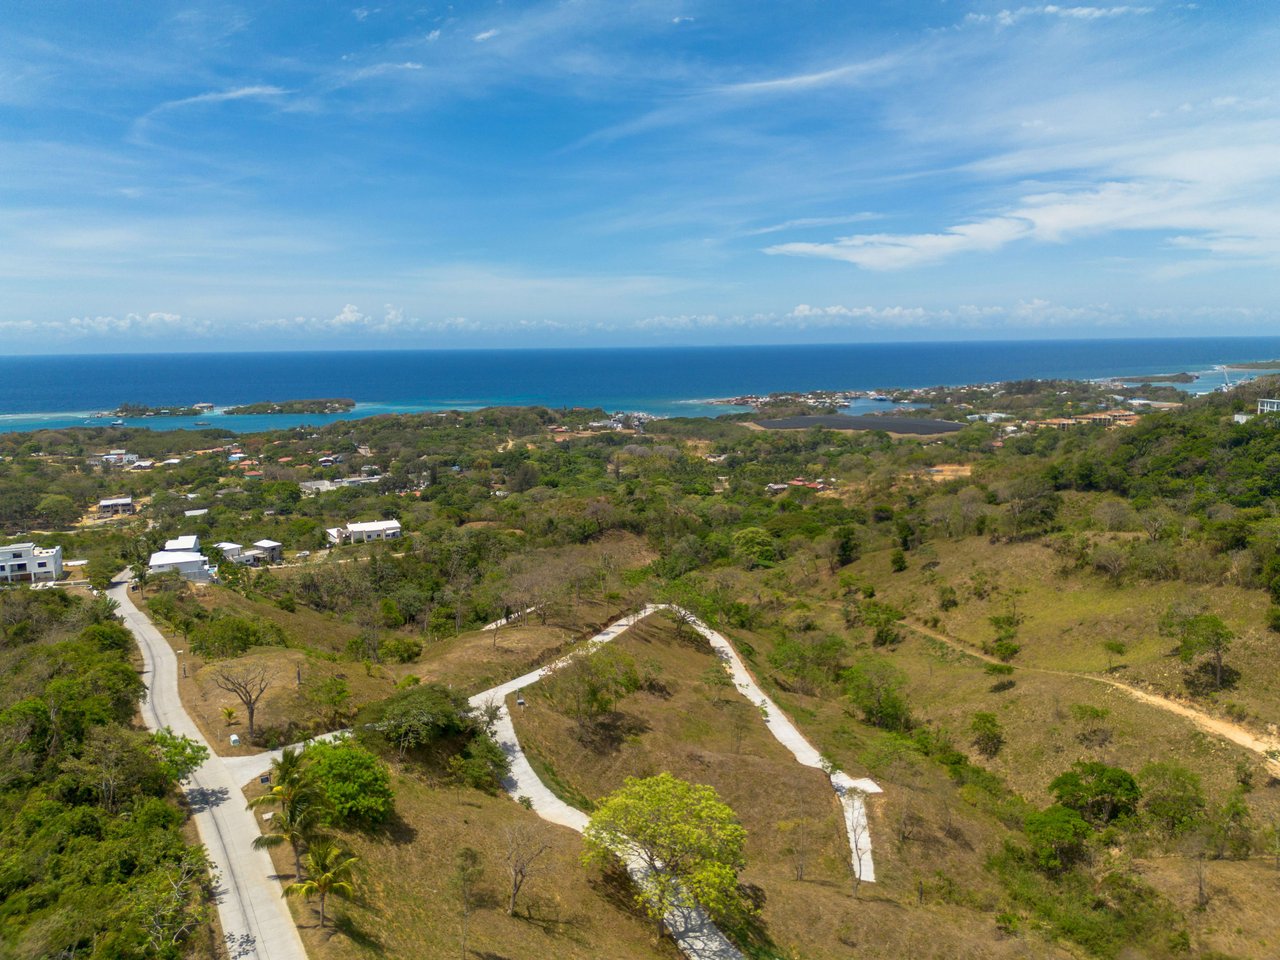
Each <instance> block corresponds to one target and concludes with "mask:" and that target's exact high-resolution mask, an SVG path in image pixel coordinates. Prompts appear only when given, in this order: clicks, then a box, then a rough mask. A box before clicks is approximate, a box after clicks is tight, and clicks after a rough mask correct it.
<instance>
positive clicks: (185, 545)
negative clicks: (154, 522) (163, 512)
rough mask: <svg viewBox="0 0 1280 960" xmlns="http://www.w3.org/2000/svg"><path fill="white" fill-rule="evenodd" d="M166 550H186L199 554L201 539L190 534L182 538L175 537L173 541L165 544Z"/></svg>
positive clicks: (167, 541)
mask: <svg viewBox="0 0 1280 960" xmlns="http://www.w3.org/2000/svg"><path fill="white" fill-rule="evenodd" d="M164 548H165V549H166V550H178V551H184V550H185V551H187V552H189V553H194V552H198V551H199V550H200V538H199V537H197V536H196V535H195V534H194V533H189V534H187V535H185V536H181V537H174V538H173V539H172V540H166V541H165V542H164Z"/></svg>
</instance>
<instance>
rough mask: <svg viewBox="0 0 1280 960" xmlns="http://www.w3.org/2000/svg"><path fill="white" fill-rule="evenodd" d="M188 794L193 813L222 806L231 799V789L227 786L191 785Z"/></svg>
mask: <svg viewBox="0 0 1280 960" xmlns="http://www.w3.org/2000/svg"><path fill="white" fill-rule="evenodd" d="M186 795H187V803H188V804H189V805H190V807H191V812H192V813H193V814H196V813H204V812H205V811H206V810H212V809H213V808H214V807H220V806H222V805H223V804H224V803H226V802H227V801H228V800H230V799H231V791H230V790H228V789H227V788H226V787H190V788H188V789H187V791H186Z"/></svg>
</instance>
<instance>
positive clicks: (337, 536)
mask: <svg viewBox="0 0 1280 960" xmlns="http://www.w3.org/2000/svg"><path fill="white" fill-rule="evenodd" d="M325 533H327V534H328V535H329V542H330V543H332V544H333V545H335V546H338V545H340V544H344V543H373V542H375V541H378V540H397V539H399V537H400V521H399V520H371V521H369V522H367V523H348V524H347V525H346V526H345V527H333V528H332V529H329V530H326V531H325Z"/></svg>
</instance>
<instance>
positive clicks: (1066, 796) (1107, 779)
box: [1049, 761, 1142, 826]
mask: <svg viewBox="0 0 1280 960" xmlns="http://www.w3.org/2000/svg"><path fill="white" fill-rule="evenodd" d="M1049 791H1050V792H1051V793H1052V794H1053V795H1054V796H1055V797H1057V799H1058V803H1060V804H1061V805H1062V806H1064V807H1067V808H1069V809H1071V810H1074V811H1076V812H1077V813H1079V814H1080V815H1081V816H1082V817H1084V818H1085V819H1086V820H1088V821H1089V822H1090V823H1092V824H1094V825H1095V826H1105V825H1106V824H1108V823H1110V822H1111V821H1113V820H1116V819H1118V818H1121V817H1127V816H1131V815H1132V814H1133V813H1134V812H1135V811H1136V810H1137V806H1138V801H1139V800H1140V799H1141V798H1142V790H1141V789H1140V788H1139V787H1138V783H1137V781H1136V780H1134V779H1133V777H1132V776H1131V775H1130V774H1129V773H1128V772H1126V771H1124V770H1121V769H1120V768H1119V767H1109V766H1107V765H1106V764H1105V763H1097V762H1093V761H1087V762H1086V761H1082V762H1080V763H1077V764H1075V765H1074V766H1073V767H1072V768H1071V769H1070V770H1068V771H1067V772H1066V773H1063V774H1060V775H1059V776H1057V777H1055V778H1054V779H1053V781H1052V782H1051V783H1050V784H1049Z"/></svg>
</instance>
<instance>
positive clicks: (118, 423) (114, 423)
mask: <svg viewBox="0 0 1280 960" xmlns="http://www.w3.org/2000/svg"><path fill="white" fill-rule="evenodd" d="M111 425H112V426H113V427H123V426H124V421H123V420H112V421H111Z"/></svg>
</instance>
